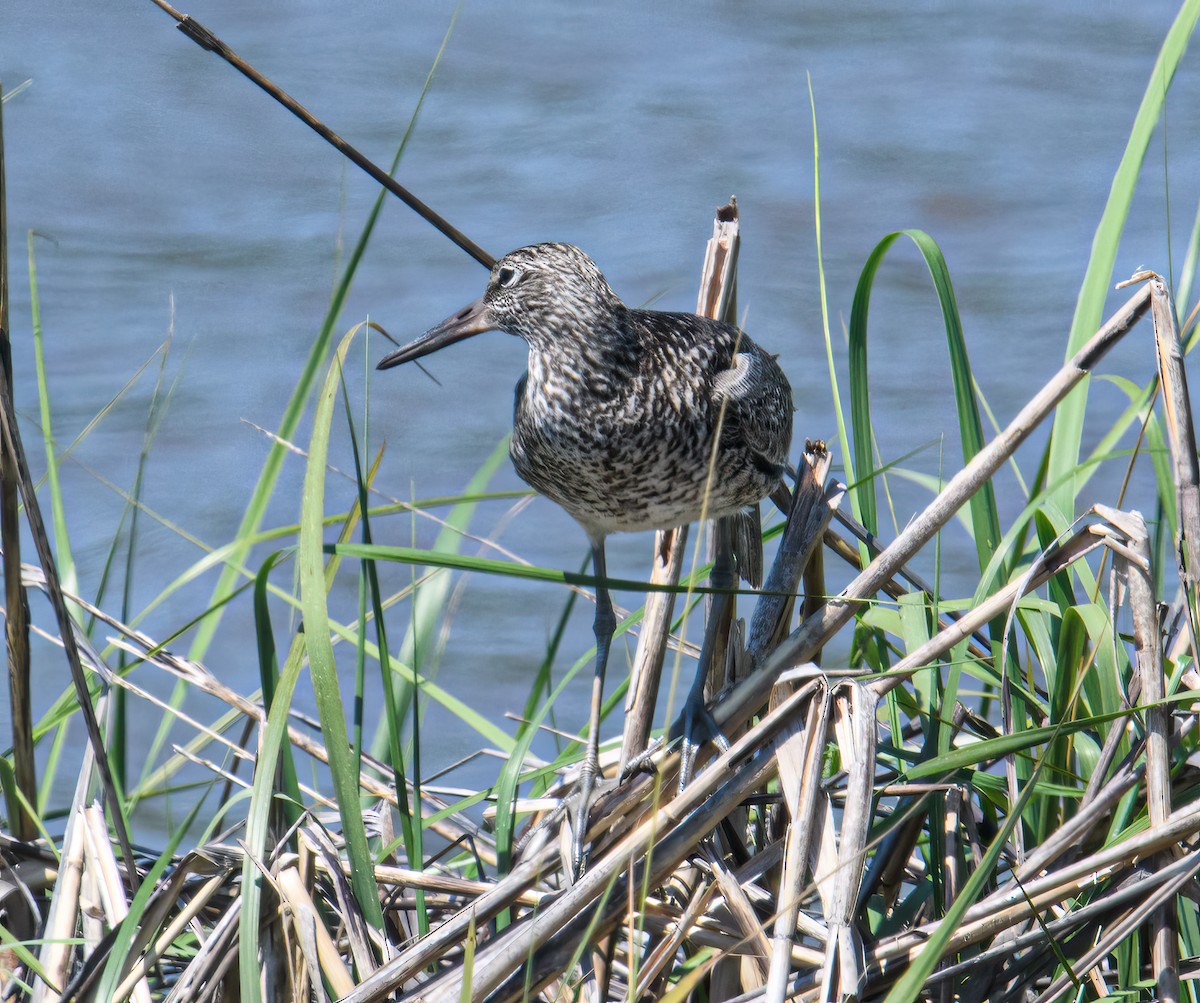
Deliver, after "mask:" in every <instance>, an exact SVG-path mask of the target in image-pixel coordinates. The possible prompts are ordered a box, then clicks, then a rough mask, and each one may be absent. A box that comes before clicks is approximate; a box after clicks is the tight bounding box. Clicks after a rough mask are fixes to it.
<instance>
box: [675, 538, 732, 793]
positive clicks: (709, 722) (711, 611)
mask: <svg viewBox="0 0 1200 1003" xmlns="http://www.w3.org/2000/svg"><path fill="white" fill-rule="evenodd" d="M714 549H715V553H714V554H713V568H712V575H711V576H710V581H711V583H712V587H713V588H714V589H715V590H716V591H715V592H714V593H713V596H712V602H711V603H710V604H709V607H708V620H707V622H706V623H705V625H704V643H703V645H702V646H701V648H700V660H699V663H698V664H697V666H696V677H695V679H693V680H692V688H691V689H690V690H689V691H688V695H687V701H686V702H685V703H684V705H683V713H682V714H681V715H680V719H679V721H678V722H676V724H675V727H674V728H673V729H672V732H673V733H674V732H679V733H682V737H683V745H682V748H681V749H680V753H679V786H680V789H682V788H683V787H684V786H686V785H687V783H688V781H689V780H690V779H691V776H692V768H693V766H694V765H695V762H696V754H697V753H698V752H699V751H700V747H701V746H702V745H703V744H704V743H705V742H713V743H714V744H715V745H716V746H717V747H718V748H719V749H721V751H722V752H723V751H725V750H726V749H728V748H729V740H728V739H726V737H725V736H724V735H723V734H721V729H720V728H719V727H718V726H717V721H716V718H714V717H713V715H712V711H710V710H709V709H708V705H707V704H706V703H705V700H704V688H705V683H706V682H707V681H708V677H709V673H710V671H711V669H712V666H713V657H714V654H715V652H716V651H717V649H718V647H720V644H719V642H720V641H721V631H722V630H724V629H725V625H726V622H727V620H728V619H729V607H730V604H731V603H732V602H733V596H732V595H731V594H730V592H731V590H732V589H733V588H734V587H735V586H736V585H737V569H736V567H735V566H734V561H733V548H732V545H731V539H730V532H729V527H728V526H727V525H726V524H725V521H724V520H718V521H717V533H716V547H715V548H714Z"/></svg>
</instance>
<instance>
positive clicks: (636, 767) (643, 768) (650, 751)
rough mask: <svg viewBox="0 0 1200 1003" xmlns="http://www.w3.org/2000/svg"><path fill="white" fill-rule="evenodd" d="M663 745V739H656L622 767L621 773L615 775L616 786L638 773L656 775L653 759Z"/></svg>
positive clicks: (656, 770) (656, 768)
mask: <svg viewBox="0 0 1200 1003" xmlns="http://www.w3.org/2000/svg"><path fill="white" fill-rule="evenodd" d="M664 743H665V739H662V738H656V739H655V740H654V741H653V742H651V743H650V744H649V746H647V747H646V749H645V750H644V751H643V752H640V753H638V754H637V755H636V756H634V757H633V758H632V759H631V760H629V762H627V763H626V764H625V765H624V766H622V767H621V772H620V773H619V774H618V775H617V785H618V786H620V785H621V784H624V783H626V782H627V781H629V780H632V779H633V778H634V777H636V776H637V775H638V774H639V773H646V774H649V775H650V776H653V775H654V774H655V773H657V772H658V767H657V766H655V765H654V757H655V756H656V755H657V754H658V751H659V750H660V749H661V748H662V747H663V745H664Z"/></svg>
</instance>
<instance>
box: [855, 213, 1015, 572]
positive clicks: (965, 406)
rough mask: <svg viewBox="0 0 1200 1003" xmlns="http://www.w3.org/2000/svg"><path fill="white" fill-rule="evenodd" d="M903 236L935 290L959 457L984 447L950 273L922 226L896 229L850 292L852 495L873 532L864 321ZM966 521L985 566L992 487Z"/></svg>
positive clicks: (990, 543) (993, 516)
mask: <svg viewBox="0 0 1200 1003" xmlns="http://www.w3.org/2000/svg"><path fill="white" fill-rule="evenodd" d="M900 237H908V238H909V239H910V240H911V241H912V242H913V243H914V244H916V246H917V249H918V250H919V251H920V252H921V256H922V257H923V258H924V259H925V265H926V267H927V268H928V269H929V275H930V278H931V279H932V281H933V287H934V291H935V292H936V293H937V297H938V303H939V305H940V306H941V310H942V321H943V322H944V324H945V327H946V344H947V348H948V350H949V353H950V374H951V377H952V379H953V383H954V403H955V407H956V409H957V411H958V429H959V438H960V440H961V442H962V451H963V459H964V461H967V460H970V459H971V458H972V457H973V456H974V455H975V454H976V453H977V452H979V450H980V449H981V448H983V445H984V439H983V420H982V418H981V417H980V414H979V404H978V401H977V400H976V398H975V388H974V379H973V377H972V374H971V363H970V360H969V359H968V357H967V344H966V339H965V338H964V336H963V329H962V319H961V318H960V317H959V313H958V304H957V301H956V300H955V297H954V287H953V285H952V283H951V281H950V271H949V269H948V268H947V267H946V259H945V257H944V256H943V255H942V252H941V249H940V248H939V247H938V246H937V243H936V242H935V241H934V240H933V238H932V237H930V236H929V234H927V233H925V232H924V231H922V230H901V231H898V232H896V233H890V234H888V235H887V236H886V237H884V238H883V240H881V241H880V242H879V243H878V244H877V245H876V246H875V249H874V250H872V251H871V253H870V254H869V255H868V256H867V261H866V264H865V265H863V270H862V274H861V275H860V276H859V280H858V285H857V287H856V288H855V290H854V302H853V305H852V306H851V309H850V325H849V357H850V415H851V425H852V427H853V431H854V467H855V469H856V470H857V471H859V472H860V480H859V481H858V482H857V483H856V484H855V485H854V487H853V489H852V494H854V495H855V497H856V499H857V505H858V511H859V513H860V515H859V519H860V521H861V522H862V524H863V525H864V526H866V527H867V529H868V530H870V531H871V532H872V533H878V532H879V526H878V515H877V502H876V497H875V486H874V480H873V479H872V478H869V477H867V475H866V472H867V471H871V470H874V469H875V458H874V455H873V449H872V435H871V403H870V382H869V379H868V370H867V319H868V315H869V312H870V304H871V291H872V289H873V287H874V284H875V277H876V275H877V274H878V271H879V267H880V265H881V264H882V263H883V259H884V257H885V256H886V255H887V252H888V250H889V249H890V248H891V246H892V245H893V244H894V243H895V242H896V241H897V240H898V239H899V238H900ZM970 512H971V524H972V527H973V529H974V536H975V549H976V554H977V556H978V559H979V567H980V568H984V567H986V566H987V564H988V562H989V561H990V560H991V559H992V557H993V554H994V553H995V549H996V544H997V543H998V541H999V540H1000V516H999V510H998V509H997V507H996V495H995V491H994V490H993V488H992V485H991V484H990V483H989V484H985V485H984V486H983V488H982V489H981V490H980V491H978V492H976V494H975V495H974V496H973V497H972V498H971V501H970Z"/></svg>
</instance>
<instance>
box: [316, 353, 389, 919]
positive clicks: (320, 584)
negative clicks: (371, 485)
mask: <svg viewBox="0 0 1200 1003" xmlns="http://www.w3.org/2000/svg"><path fill="white" fill-rule="evenodd" d="M354 334H355V332H354V331H351V333H350V334H348V335H347V336H346V338H344V339H343V341H342V344H341V345H340V346H339V347H338V351H337V354H336V355H335V357H334V360H333V363H332V364H331V365H330V367H329V372H328V375H327V377H326V379H325V385H324V387H323V388H322V390H321V394H320V396H319V397H318V398H317V407H316V412H315V414H314V415H313V434H312V439H311V440H310V441H309V447H308V465H307V467H306V470H305V475H304V501H303V503H302V505H301V518H300V549H299V552H298V553H297V557H296V562H297V565H298V567H299V570H300V602H301V606H302V610H303V615H304V644H305V647H306V649H307V651H308V664H309V672H310V673H311V675H312V681H313V691H314V693H315V696H316V703H317V712H318V714H319V716H320V719H321V733H322V735H323V736H324V739H325V748H326V751H327V752H328V755H329V771H330V773H331V775H332V780H333V790H334V795H335V797H336V799H337V803H338V811H339V814H340V815H341V820H342V835H343V837H344V838H345V840H346V852H347V856H348V858H349V864H350V884H351V887H352V888H353V889H354V894H355V896H356V897H357V899H358V904H359V908H361V909H362V912H363V917H364V918H365V919H366V921H367V922H368V923H369V924H371V925H372V926H373V927H375V928H376V929H380V928H381V927H382V926H383V913H382V911H381V909H380V907H379V891H378V888H377V887H376V884H375V870H374V860H373V859H372V857H371V851H370V848H369V847H368V845H367V830H366V826H365V825H364V823H363V816H362V807H361V805H360V803H359V783H358V770H357V769H356V768H355V758H354V756H352V755H351V752H350V737H349V734H348V733H347V731H346V716H345V708H344V707H343V705H342V697H341V692H340V690H339V688H338V673H337V661H336V659H335V658H334V654H333V645H332V643H331V642H330V640H329V633H330V628H329V612H328V609H327V608H326V603H327V592H326V584H325V564H324V558H325V547H324V514H325V510H324V506H325V461H326V457H327V456H328V453H329V432H330V425H331V421H332V418H333V407H334V402H335V400H336V398H337V393H338V386H339V383H340V380H341V369H342V364H343V362H344V360H345V357H346V351H347V349H348V348H349V343H350V339H351V338H353V337H354Z"/></svg>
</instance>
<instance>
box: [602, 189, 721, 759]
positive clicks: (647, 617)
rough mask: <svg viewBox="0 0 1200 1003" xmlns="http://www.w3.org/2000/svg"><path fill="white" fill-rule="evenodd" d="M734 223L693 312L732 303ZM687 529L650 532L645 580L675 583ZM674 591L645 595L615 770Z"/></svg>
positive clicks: (640, 710) (644, 722) (709, 253)
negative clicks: (649, 564) (649, 563)
mask: <svg viewBox="0 0 1200 1003" xmlns="http://www.w3.org/2000/svg"><path fill="white" fill-rule="evenodd" d="M737 246H738V223H737V218H736V215H735V216H734V217H733V218H732V219H729V220H725V219H722V218H721V212H720V211H718V215H717V219H716V221H715V222H714V224H713V236H712V238H711V239H710V240H709V241H708V244H707V245H706V246H705V250H704V264H703V266H702V268H701V271H700V292H699V295H698V298H697V301H696V313H697V314H699V315H700V316H702V317H711V318H716V319H721V318H722V317H724V315H725V314H726V312H727V310H728V308H729V305H730V304H731V303H732V300H733V295H734V286H735V283H736V275H737ZM687 538H688V528H687V526H680V527H677V528H675V529H669V530H659V531H658V532H656V533H655V534H654V563H653V569H652V571H651V575H650V581H651V582H652V583H653V584H655V585H678V584H679V576H680V574H681V573H682V570H683V558H684V553H685V549H686V546H687ZM675 595H676V594H675V593H674V592H651V593H649V594H648V595H647V597H646V604H645V607H644V611H643V614H642V626H641V630H640V632H639V634H638V644H637V650H636V653H635V654H634V660H633V669H632V672H631V675H630V686H629V695H628V697H627V698H626V701H625V728H624V733H623V735H622V739H621V770H622V771H624V769H625V767H626V766H627V764H628V763H630V762H631V761H632V760H634V759H636V758H637V757H638V756H640V755H641V754H642V753H644V752H645V751H646V748H647V746H648V744H649V741H650V731H651V728H652V727H653V723H654V711H655V706H656V701H657V699H658V691H659V683H660V681H661V679H662V669H663V662H664V659H665V656H666V651H667V644H668V640H669V635H670V629H671V618H672V616H673V615H674V612H675Z"/></svg>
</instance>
